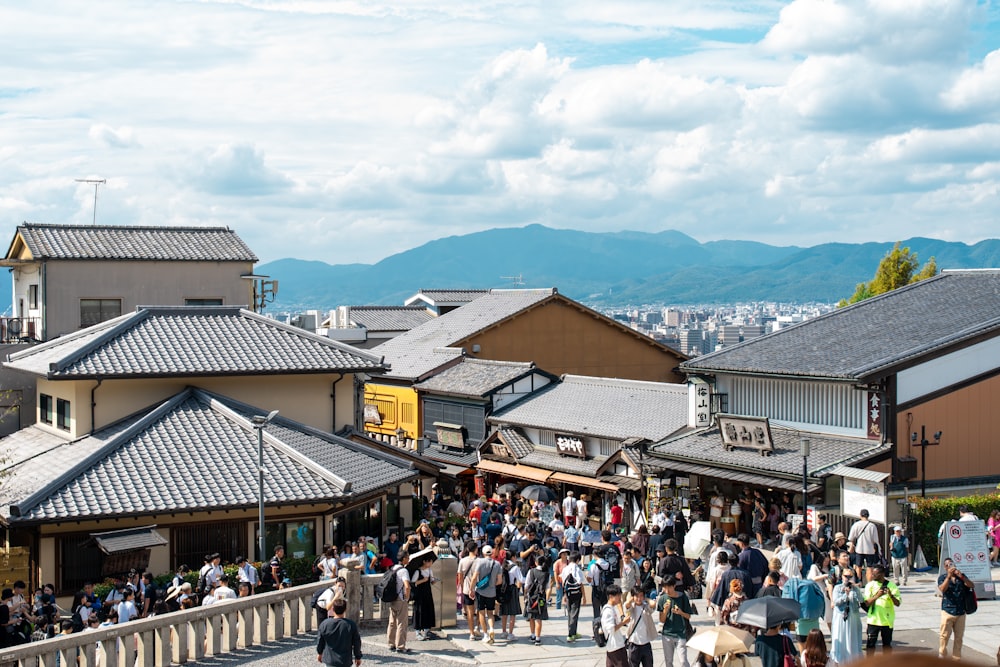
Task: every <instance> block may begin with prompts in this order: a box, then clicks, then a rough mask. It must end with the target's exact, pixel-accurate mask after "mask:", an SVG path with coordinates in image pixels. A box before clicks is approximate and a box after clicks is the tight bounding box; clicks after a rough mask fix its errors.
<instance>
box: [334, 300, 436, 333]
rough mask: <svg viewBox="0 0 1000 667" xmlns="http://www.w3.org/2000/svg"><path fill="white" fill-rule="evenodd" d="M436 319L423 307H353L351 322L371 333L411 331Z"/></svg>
mask: <svg viewBox="0 0 1000 667" xmlns="http://www.w3.org/2000/svg"><path fill="white" fill-rule="evenodd" d="M434 317H435V315H434V313H432V312H430V311H429V310H427V309H426V308H424V307H423V306H351V322H353V323H354V325H355V326H359V327H364V328H365V329H368V330H369V331H409V330H410V329H412V328H414V327H419V326H420V325H421V324H423V323H424V322H427V321H428V320H432V319H434Z"/></svg>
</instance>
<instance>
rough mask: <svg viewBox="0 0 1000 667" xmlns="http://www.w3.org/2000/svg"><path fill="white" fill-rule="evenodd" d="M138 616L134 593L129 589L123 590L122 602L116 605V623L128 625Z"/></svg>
mask: <svg viewBox="0 0 1000 667" xmlns="http://www.w3.org/2000/svg"><path fill="white" fill-rule="evenodd" d="M138 616H139V610H138V609H137V608H136V606H135V591H133V590H132V589H131V588H125V589H124V590H123V591H122V601H121V602H119V603H118V622H119V623H128V622H129V621H131V620H132V619H133V618H137V617H138Z"/></svg>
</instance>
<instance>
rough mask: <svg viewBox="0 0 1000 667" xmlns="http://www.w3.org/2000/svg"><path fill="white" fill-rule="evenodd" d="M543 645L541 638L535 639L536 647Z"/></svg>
mask: <svg viewBox="0 0 1000 667" xmlns="http://www.w3.org/2000/svg"><path fill="white" fill-rule="evenodd" d="M541 645H542V639H541V637H535V646H541Z"/></svg>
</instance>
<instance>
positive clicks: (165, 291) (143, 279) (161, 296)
mask: <svg viewBox="0 0 1000 667" xmlns="http://www.w3.org/2000/svg"><path fill="white" fill-rule="evenodd" d="M19 270H20V269H19ZM24 270H25V271H28V270H30V269H29V268H28V267H25V269H24ZM250 273H253V263H252V262H176V261H174V262H166V261H165V262H152V261H147V262H139V261H116V262H104V261H93V260H90V261H63V260H47V261H46V262H45V263H44V264H43V265H42V270H41V272H40V273H39V272H37V271H36V272H35V273H34V274H32V275H30V276H28V275H26V276H25V277H24V279H23V280H22V279H19V278H17V276H15V280H16V281H17V282H18V284H19V285H20V283H22V282H24V283H25V284H27V283H28V282H35V281H38V283H39V285H40V286H39V292H40V295H39V301H40V303H44V304H45V324H44V328H45V336H46V338H47V339H48V340H51V339H52V338H55V337H57V336H61V335H63V334H67V333H70V332H73V331H76V330H78V329H79V328H80V299H121V301H122V314H125V313H130V312H133V311H135V309H136V307H137V306H183V305H184V300H185V299H222V303H223V305H227V306H249V305H250V304H251V303H252V301H253V296H252V289H253V285H252V281H250V280H245V279H243V278H241V277H240V276H241V275H246V274H250ZM24 289H25V290H26V289H27V288H26V287H25V288H24Z"/></svg>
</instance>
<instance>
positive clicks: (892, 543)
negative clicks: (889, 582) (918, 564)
mask: <svg viewBox="0 0 1000 667" xmlns="http://www.w3.org/2000/svg"><path fill="white" fill-rule="evenodd" d="M889 557H890V558H892V578H893V579H895V580H896V585H897V586H905V585H906V580H907V579H908V578H909V576H910V540H909V539H908V538H907V537H906V535H904V534H903V527H902V526H896V527H895V528H893V530H892V538H890V540H889Z"/></svg>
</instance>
